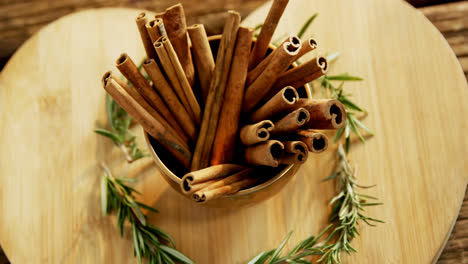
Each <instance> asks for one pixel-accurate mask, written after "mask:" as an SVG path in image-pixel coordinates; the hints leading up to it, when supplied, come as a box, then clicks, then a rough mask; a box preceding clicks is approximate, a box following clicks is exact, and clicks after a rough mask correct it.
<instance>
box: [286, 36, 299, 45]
mask: <svg viewBox="0 0 468 264" xmlns="http://www.w3.org/2000/svg"><path fill="white" fill-rule="evenodd" d="M289 43H291V46H293V47H301V44H302V41H301V39H300V38H299V37H298V36H289Z"/></svg>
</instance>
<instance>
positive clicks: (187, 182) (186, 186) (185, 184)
mask: <svg viewBox="0 0 468 264" xmlns="http://www.w3.org/2000/svg"><path fill="white" fill-rule="evenodd" d="M192 182H193V176H191V175H188V176H187V177H184V178H183V179H182V184H181V187H182V192H183V193H185V194H188V193H190V191H191V190H192V186H191V183H192Z"/></svg>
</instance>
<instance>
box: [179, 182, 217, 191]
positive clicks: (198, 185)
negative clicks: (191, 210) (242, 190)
mask: <svg viewBox="0 0 468 264" xmlns="http://www.w3.org/2000/svg"><path fill="white" fill-rule="evenodd" d="M216 181H217V179H213V180H209V181H206V182H200V183H195V184H189V185H187V187H183V186H182V192H183V193H184V194H186V195H191V194H192V193H194V192H197V191H199V190H201V189H203V188H205V187H207V186H209V185H211V184H213V183H215V182H216Z"/></svg>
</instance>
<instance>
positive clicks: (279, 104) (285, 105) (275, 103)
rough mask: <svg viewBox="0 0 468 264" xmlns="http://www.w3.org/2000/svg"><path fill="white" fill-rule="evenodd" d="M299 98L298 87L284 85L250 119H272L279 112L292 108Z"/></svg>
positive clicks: (255, 120)
mask: <svg viewBox="0 0 468 264" xmlns="http://www.w3.org/2000/svg"><path fill="white" fill-rule="evenodd" d="M297 100H299V94H298V93H297V91H296V89H295V88H294V87H292V86H287V87H284V88H283V89H282V90H281V91H279V92H278V93H277V94H276V95H275V96H273V97H272V98H271V99H270V100H268V102H266V103H265V104H264V105H262V106H261V107H260V108H259V109H257V110H256V111H255V112H253V113H252V115H251V116H250V120H252V121H253V122H259V121H260V120H265V119H271V118H272V117H275V116H277V115H279V114H284V113H285V112H286V111H288V110H290V109H292V107H293V106H294V104H295V103H296V102H297Z"/></svg>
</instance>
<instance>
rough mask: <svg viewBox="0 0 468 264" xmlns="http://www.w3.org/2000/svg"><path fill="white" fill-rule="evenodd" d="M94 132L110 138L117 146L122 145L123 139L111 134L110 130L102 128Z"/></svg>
mask: <svg viewBox="0 0 468 264" xmlns="http://www.w3.org/2000/svg"><path fill="white" fill-rule="evenodd" d="M94 132H96V133H97V134H99V135H102V136H105V137H108V138H110V139H112V141H114V143H115V144H120V143H122V139H121V138H120V137H119V136H117V135H115V134H114V133H112V132H110V131H109V130H106V129H102V128H96V129H94Z"/></svg>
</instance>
